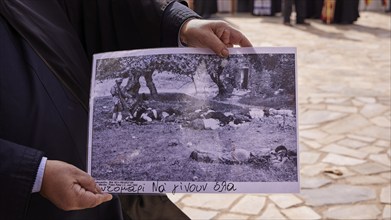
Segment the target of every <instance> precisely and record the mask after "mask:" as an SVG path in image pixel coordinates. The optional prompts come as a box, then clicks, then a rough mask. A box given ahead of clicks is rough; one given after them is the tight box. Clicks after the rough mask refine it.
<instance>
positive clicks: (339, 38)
mask: <svg viewBox="0 0 391 220" xmlns="http://www.w3.org/2000/svg"><path fill="white" fill-rule="evenodd" d="M220 17H222V18H224V19H225V20H226V21H228V22H230V23H232V24H233V25H235V26H236V27H238V28H239V29H240V30H241V31H243V32H244V33H245V34H246V36H248V38H250V40H251V41H252V42H253V44H254V46H284V47H285V46H294V47H297V51H298V86H299V87H298V88H299V92H298V94H299V99H298V103H299V137H300V151H301V153H300V157H301V158H300V160H301V161H300V166H301V168H300V174H301V188H302V190H301V193H299V194H273V195H271V194H270V195H266V194H247V195H245V194H229V195H226V194H224V195H223V194H219V195H217V194H214V195H211V194H207V195H205V194H176V195H175V196H173V195H169V197H170V199H172V200H173V201H174V202H175V203H176V204H177V205H178V206H179V207H180V208H181V209H182V210H183V211H184V212H185V213H186V214H187V215H189V217H191V218H192V219H235V220H236V219H391V214H390V213H391V195H390V191H391V186H390V179H391V167H390V156H391V152H390V139H391V137H390V135H391V134H390V120H391V112H390V75H391V73H390V62H391V58H390V53H391V51H390V50H391V48H390V47H391V42H390V41H391V40H390V39H391V38H390V37H391V34H390V29H391V17H390V14H384V13H381V12H379V13H376V12H362V13H361V18H360V19H359V21H358V22H357V23H356V24H355V25H347V26H343V25H324V24H322V23H321V22H320V21H316V20H310V22H311V26H309V27H306V26H294V27H287V26H283V25H282V24H281V17H253V16H250V15H242V14H238V15H235V16H231V15H221V16H220ZM326 169H328V170H329V169H332V170H338V171H341V172H342V173H343V175H342V176H337V175H334V174H330V173H326V172H325V170H326Z"/></svg>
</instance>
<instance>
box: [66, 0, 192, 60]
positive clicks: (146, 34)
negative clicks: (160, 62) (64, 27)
mask: <svg viewBox="0 0 391 220" xmlns="http://www.w3.org/2000/svg"><path fill="white" fill-rule="evenodd" d="M58 1H60V3H61V4H60V5H61V6H62V7H63V8H64V11H65V12H66V13H67V16H68V18H69V20H70V22H71V23H72V25H73V26H74V29H75V30H76V31H77V32H78V35H79V37H80V38H81V41H82V43H83V44H84V47H85V49H86V50H87V54H88V56H89V57H91V56H92V54H94V53H98V52H106V51H115V50H131V49H142V48H155V47H176V46H178V32H179V29H180V27H181V25H182V24H183V22H185V21H186V20H187V19H189V18H194V17H199V16H198V15H197V14H196V13H195V12H194V11H192V10H191V9H189V8H188V7H187V3H186V1H183V0H179V1H174V0H139V1H135V0H91V1H79V0H77V1H76V0H58Z"/></svg>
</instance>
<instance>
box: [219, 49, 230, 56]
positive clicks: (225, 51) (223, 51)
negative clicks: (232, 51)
mask: <svg viewBox="0 0 391 220" xmlns="http://www.w3.org/2000/svg"><path fill="white" fill-rule="evenodd" d="M228 55H229V51H228V50H227V49H223V50H222V51H221V53H220V56H221V57H228Z"/></svg>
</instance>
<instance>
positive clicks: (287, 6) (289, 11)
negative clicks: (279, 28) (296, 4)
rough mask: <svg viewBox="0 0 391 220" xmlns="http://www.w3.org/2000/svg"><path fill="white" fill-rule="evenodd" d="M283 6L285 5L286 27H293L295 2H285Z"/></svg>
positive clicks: (284, 0) (285, 0)
mask: <svg viewBox="0 0 391 220" xmlns="http://www.w3.org/2000/svg"><path fill="white" fill-rule="evenodd" d="M282 4H283V6H282V7H283V8H282V14H283V16H284V25H288V26H292V24H291V14H292V4H293V0H283V2H282Z"/></svg>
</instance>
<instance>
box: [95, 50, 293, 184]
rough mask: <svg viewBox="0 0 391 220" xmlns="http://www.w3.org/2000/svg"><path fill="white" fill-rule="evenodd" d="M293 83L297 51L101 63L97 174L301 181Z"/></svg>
mask: <svg viewBox="0 0 391 220" xmlns="http://www.w3.org/2000/svg"><path fill="white" fill-rule="evenodd" d="M295 81H296V79H295V54H293V53H292V54H290V53H265V54H262V53H261V54H232V55H230V57H229V58H226V59H223V58H220V57H218V56H216V55H213V54H158V55H143V56H126V57H120V58H109V59H99V60H97V61H96V75H95V85H94V91H93V94H94V99H93V113H92V114H93V123H92V156H91V157H92V160H91V173H92V176H93V177H94V178H96V179H102V180H121V181H156V180H158V181H193V182H215V181H232V182H297V181H298V170H297V169H298V168H297V130H296V127H297V122H296V97H295V94H296V89H295V86H296V85H295Z"/></svg>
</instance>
